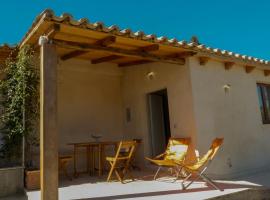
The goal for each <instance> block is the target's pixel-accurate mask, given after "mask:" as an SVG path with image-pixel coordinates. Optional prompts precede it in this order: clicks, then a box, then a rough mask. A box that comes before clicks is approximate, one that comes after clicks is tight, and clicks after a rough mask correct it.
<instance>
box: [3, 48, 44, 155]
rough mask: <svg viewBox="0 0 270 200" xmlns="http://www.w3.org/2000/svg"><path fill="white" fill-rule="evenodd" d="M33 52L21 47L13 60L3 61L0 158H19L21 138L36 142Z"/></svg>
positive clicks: (37, 100) (36, 90) (36, 78)
mask: <svg viewBox="0 0 270 200" xmlns="http://www.w3.org/2000/svg"><path fill="white" fill-rule="evenodd" d="M35 66H36V65H35V59H34V52H33V50H32V49H31V47H30V46H25V47H23V48H21V49H20V50H19V52H18V54H17V56H16V57H15V58H12V56H11V57H10V58H9V59H8V60H7V62H6V65H5V66H4V68H3V76H4V77H3V79H1V80H0V94H1V104H2V105H1V106H2V109H3V111H2V114H1V118H0V119H1V126H2V127H1V135H2V138H1V140H2V143H3V144H2V145H1V147H0V156H1V157H4V158H18V157H20V156H21V154H22V151H21V147H22V146H21V145H22V139H23V137H24V136H25V139H26V143H31V144H33V143H36V142H37V141H38V138H37V134H36V131H35V129H36V128H35V127H36V125H37V120H38V110H39V98H38V97H39V93H38V83H39V82H38V81H39V77H38V72H37V68H36V67H35Z"/></svg>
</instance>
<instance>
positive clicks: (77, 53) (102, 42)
mask: <svg viewBox="0 0 270 200" xmlns="http://www.w3.org/2000/svg"><path fill="white" fill-rule="evenodd" d="M115 41H116V37H115V36H112V35H110V36H107V37H105V38H103V39H101V40H98V41H97V42H95V43H94V44H93V45H96V46H102V47H106V46H109V45H111V44H113V43H115ZM86 53H89V52H88V51H83V50H75V51H72V52H70V53H67V54H65V55H63V56H62V57H61V59H62V60H68V59H71V58H74V57H78V56H81V55H83V54H86Z"/></svg>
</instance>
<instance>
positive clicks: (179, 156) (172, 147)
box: [146, 138, 191, 181]
mask: <svg viewBox="0 0 270 200" xmlns="http://www.w3.org/2000/svg"><path fill="white" fill-rule="evenodd" d="M190 142H191V140H190V138H170V139H169V142H168V145H167V148H166V151H165V152H164V153H163V154H160V155H158V156H156V157H155V158H153V159H151V158H147V157H146V159H147V160H149V161H150V162H152V163H154V164H155V165H158V169H157V171H156V173H155V175H154V180H156V179H157V176H158V173H159V172H160V170H161V168H162V167H168V168H172V169H175V171H176V178H175V180H174V181H176V180H177V179H178V177H179V175H180V173H181V170H182V168H181V167H179V165H177V164H176V162H177V163H182V162H184V160H185V156H186V154H187V150H188V146H189V144H190Z"/></svg>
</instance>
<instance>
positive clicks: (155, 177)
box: [154, 166, 161, 180]
mask: <svg viewBox="0 0 270 200" xmlns="http://www.w3.org/2000/svg"><path fill="white" fill-rule="evenodd" d="M160 169H161V166H159V167H158V169H157V172H156V174H155V176H154V180H156V179H157V175H158V173H159V171H160Z"/></svg>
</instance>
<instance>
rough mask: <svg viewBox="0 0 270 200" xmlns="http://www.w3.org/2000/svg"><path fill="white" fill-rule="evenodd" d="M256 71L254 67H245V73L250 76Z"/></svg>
mask: <svg viewBox="0 0 270 200" xmlns="http://www.w3.org/2000/svg"><path fill="white" fill-rule="evenodd" d="M254 69H255V67H254V66H249V65H246V66H245V71H246V73H247V74H249V73H250V72H252V71H253V70H254Z"/></svg>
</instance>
